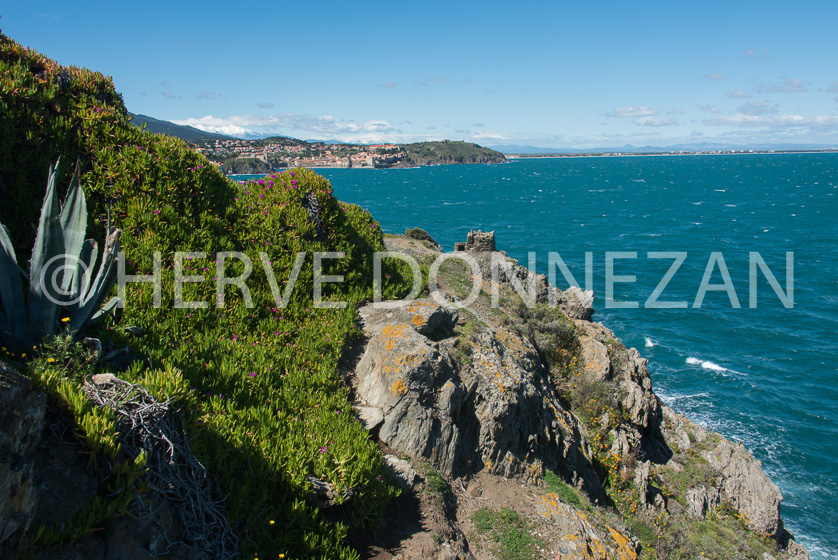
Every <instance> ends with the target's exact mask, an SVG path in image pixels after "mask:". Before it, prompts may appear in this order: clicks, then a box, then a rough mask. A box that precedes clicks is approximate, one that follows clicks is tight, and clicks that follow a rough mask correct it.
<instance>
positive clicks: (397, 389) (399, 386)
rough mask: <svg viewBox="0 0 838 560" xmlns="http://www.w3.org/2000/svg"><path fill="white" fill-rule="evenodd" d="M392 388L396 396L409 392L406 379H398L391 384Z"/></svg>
mask: <svg viewBox="0 0 838 560" xmlns="http://www.w3.org/2000/svg"><path fill="white" fill-rule="evenodd" d="M390 390H391V391H393V394H394V395H396V396H400V395H404V394H405V393H407V384H405V382H404V379H398V380H396V382H395V383H393V385H391V386H390Z"/></svg>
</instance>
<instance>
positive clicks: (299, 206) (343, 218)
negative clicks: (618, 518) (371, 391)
mask: <svg viewBox="0 0 838 560" xmlns="http://www.w3.org/2000/svg"><path fill="white" fill-rule="evenodd" d="M0 76H2V80H3V85H2V95H0V187H2V188H0V193H2V194H0V197H2V200H0V220H2V221H3V223H5V224H7V225H8V226H9V231H10V238H11V241H12V245H13V246H14V248H15V250H16V252H17V253H18V254H22V253H24V252H28V251H29V249H30V248H31V239H30V235H31V234H30V233H29V232H31V231H32V226H33V224H34V223H36V221H37V208H38V206H39V204H38V203H39V197H40V196H41V193H38V192H35V191H33V189H31V187H30V185H33V184H43V182H44V181H45V180H46V177H45V175H44V172H45V170H46V169H47V165H48V163H49V162H51V161H54V160H55V159H56V157H57V155H58V154H59V153H60V154H62V155H63V157H65V158H69V159H71V160H75V159H76V158H77V157H78V158H79V162H80V168H81V177H80V178H81V182H82V184H83V185H84V187H83V188H84V191H85V194H86V195H87V200H88V202H89V214H90V219H89V225H90V226H91V227H92V228H93V229H94V237H101V235H102V234H103V233H104V231H103V228H104V226H103V225H102V224H103V223H104V218H105V217H106V215H107V211H108V208H109V206H110V207H111V208H112V215H113V221H114V225H115V226H116V227H119V228H121V229H122V231H123V232H124V236H123V239H122V242H123V251H124V252H125V255H126V261H127V274H129V275H139V274H146V275H147V274H151V273H152V272H153V271H154V268H155V258H154V254H155V252H159V253H160V255H161V259H160V276H161V284H162V291H161V296H162V297H161V299H162V301H161V304H162V305H160V306H159V307H155V305H154V290H153V289H152V286H150V285H148V284H137V283H133V284H129V285H128V286H127V287H126V290H125V308H124V309H123V310H122V312H121V315H120V316H119V318H118V320H117V319H108V320H107V321H105V322H103V324H102V325H101V326H100V327H99V330H98V331H97V333H96V336H98V337H99V338H101V340H102V342H103V344H105V345H107V344H109V343H111V344H114V345H115V346H117V347H124V346H126V345H127V344H128V339H126V335H125V333H124V331H123V328H124V327H125V326H129V325H130V326H140V327H143V328H144V329H145V330H146V335H145V336H143V337H141V338H136V339H130V346H131V351H132V353H134V354H136V355H139V356H142V357H143V359H142V361H138V362H135V363H134V364H133V365H131V367H129V368H128V369H127V370H126V371H123V372H120V373H119V375H120V377H122V378H124V379H125V380H126V381H129V382H132V383H143V384H148V385H149V389H150V390H151V391H152V392H159V391H169V390H171V391H173V392H174V393H175V395H174V396H175V398H176V399H177V400H176V401H175V404H176V405H178V406H179V407H180V409H181V410H182V412H183V414H184V418H185V421H186V425H187V430H188V431H189V432H190V434H191V435H192V437H193V440H192V450H193V452H194V453H195V454H196V456H197V457H198V458H199V460H201V462H202V463H203V464H204V465H207V466H208V468H209V470H210V472H211V474H212V475H213V476H215V477H217V478H218V479H219V480H220V482H221V484H222V487H223V490H224V492H225V493H226V494H227V502H226V506H227V512H228V517H229V520H230V523H231V525H232V526H233V528H234V529H235V531H236V532H237V533H238V534H239V536H240V537H241V543H242V544H241V551H240V552H241V553H242V554H244V555H246V556H252V555H253V554H254V553H258V554H259V555H260V556H262V555H263V556H265V557H274V558H275V557H277V555H278V554H285V555H286V556H287V557H292V556H293V557H294V558H329V559H332V558H357V552H356V551H354V550H352V549H351V548H350V547H349V545H348V544H346V542H345V536H346V534H347V528H346V527H345V526H343V525H341V524H333V523H331V522H329V521H327V520H326V519H325V517H324V515H322V514H321V513H320V512H319V511H317V510H315V509H313V508H312V507H310V506H308V505H307V504H306V501H305V497H306V495H307V493H308V491H309V490H310V485H309V483H308V481H307V477H309V476H315V477H318V478H320V479H323V480H326V481H328V482H330V483H332V484H334V486H335V487H336V489H337V493H336V494H337V495H343V490H347V489H352V490H353V492H352V493H351V495H352V496H353V497H352V499H351V503H349V504H347V505H348V506H349V507H351V508H352V510H353V516H351V517H352V518H353V519H355V520H357V522H358V523H361V524H372V523H374V522H375V521H376V520H377V519H378V518H380V516H381V515H382V512H383V509H384V507H385V506H386V502H387V499H388V498H389V497H390V496H393V495H395V494H396V493H397V489H396V488H395V487H394V486H392V485H391V484H390V483H389V482H387V481H388V480H389V479H388V477H387V476H386V468H385V466H384V462H383V459H382V458H381V455H380V452H379V450H378V449H377V447H376V446H375V445H374V444H373V443H372V442H371V441H369V439H368V437H367V432H366V431H365V430H364V429H363V427H362V426H361V425H360V424H359V423H358V422H357V421H356V420H355V419H354V418H353V416H352V414H351V404H350V400H349V394H348V390H347V388H346V387H345V386H344V384H343V381H342V379H341V378H340V375H339V374H338V370H337V361H338V358H339V356H340V354H341V351H342V348H343V345H344V343H345V342H346V341H347V339H349V338H350V337H353V336H356V335H357V334H358V328H357V326H356V324H355V310H354V307H355V306H356V305H358V304H359V303H361V302H363V301H367V300H369V299H371V297H372V280H371V278H372V268H373V267H372V262H373V261H372V255H373V252H374V251H383V250H384V245H383V239H382V233H381V228H380V226H379V225H378V223H377V222H375V221H374V220H373V218H372V217H371V216H370V215H369V213H367V212H366V211H364V210H363V209H361V208H359V207H357V206H354V205H350V204H344V203H340V202H338V201H337V200H336V199H335V198H334V197H333V195H332V190H331V187H330V185H329V183H328V181H326V180H325V179H323V178H322V177H320V176H318V175H317V174H316V173H314V172H312V171H309V170H301V169H297V170H289V171H286V172H284V173H282V174H275V175H272V176H270V177H267V178H265V179H264V180H260V181H257V182H252V183H250V184H248V185H238V184H236V183H234V182H232V181H229V180H228V179H226V178H225V177H224V176H222V175H221V174H220V173H218V172H217V170H215V169H214V168H213V167H212V166H211V165H210V164H209V162H208V161H207V160H206V159H205V158H204V157H203V156H201V155H200V154H198V153H196V152H194V151H193V150H191V149H190V148H189V147H188V146H186V145H185V144H184V143H183V142H181V141H179V140H177V139H173V138H169V137H166V136H161V135H154V134H150V133H146V132H144V131H141V130H140V129H138V128H136V127H134V126H132V125H131V124H130V122H129V120H128V114H127V111H126V110H125V108H124V107H123V105H122V103H121V98H120V96H119V95H118V94H117V93H116V92H115V90H114V88H113V85H112V84H111V82H110V80H109V79H107V78H105V77H103V76H101V75H99V74H96V73H93V72H90V71H88V70H80V69H75V68H62V67H61V66H59V65H57V64H56V63H55V62H53V61H50V60H48V59H46V58H44V57H43V56H41V55H38V54H37V53H35V52H33V51H31V50H28V49H24V48H22V47H21V46H20V45H18V44H17V43H15V42H14V41H12V40H11V39H9V38H7V37H5V36H3V35H2V34H0ZM68 182H69V176H68V175H67V176H65V175H63V173H62V175H60V176H59V178H58V185H59V186H60V185H64V184H67V183H68ZM308 193H312V196H314V197H316V199H317V202H318V203H319V206H320V209H321V212H320V215H319V218H320V222H321V224H320V226H321V228H322V230H323V232H324V234H325V235H324V237H322V238H321V239H318V237H320V236H318V235H317V231H316V226H315V224H314V222H313V220H312V219H311V218H310V216H309V213H308V210H307V209H306V206H305V203H304V197H305V195H306V194H308ZM59 194H60V195H63V193H59ZM33 208H34V210H33ZM18 209H19V210H18ZM97 230H98V231H97ZM175 251H189V252H205V253H206V254H207V258H191V259H185V260H184V263H183V269H184V270H183V271H184V274H202V275H205V276H206V277H207V278H208V279H210V278H212V277H213V276H215V275H216V271H217V267H219V266H221V267H222V270H224V271H225V274H226V275H228V276H234V275H236V274H239V273H241V272H242V271H243V270H244V264H243V263H242V262H241V261H239V260H236V259H229V260H227V261H226V262H223V263H221V264H219V263H216V262H214V258H213V255H215V254H216V253H218V252H222V251H241V252H243V253H245V254H246V255H248V257H249V258H250V259H251V261H252V263H253V271H252V274H251V276H250V278H248V280H247V286H248V287H249V289H250V297H251V301H252V307H248V306H247V305H245V299H246V298H245V296H244V294H243V293H242V292H241V291H240V290H238V289H237V288H233V287H228V288H227V291H226V293H225V294H224V297H223V300H224V301H223V306H222V307H216V304H217V303H219V301H220V300H217V299H216V294H215V286H214V283H213V282H206V283H203V284H201V283H188V284H186V285H185V286H184V289H183V296H184V297H183V299H184V301H200V300H203V301H207V302H208V303H209V305H208V306H207V307H206V308H203V309H194V308H193V309H189V308H183V309H176V308H175V307H174V302H175V297H174V285H175V282H174V279H175V262H174V252H175ZM313 251H331V252H336V253H343V255H344V257H343V258H340V259H331V260H324V274H327V275H343V276H344V282H343V283H342V284H326V285H325V286H324V300H325V301H327V302H328V301H338V300H340V301H346V302H347V303H348V306H347V307H346V308H344V309H320V308H317V307H316V306H315V305H314V301H313V298H312V289H313V284H314V275H313V271H312V268H313V266H312V265H313V262H312V252H313ZM260 252H264V253H265V254H266V258H265V262H266V263H268V264H263V262H262V259H260V256H259V253H260ZM298 252H306V253H307V254H306V256H305V260H304V261H303V263H302V268H301V272H300V275H299V280H298V282H297V285H296V287H295V289H294V291H293V292H292V293H291V295H290V298H289V300H288V302H287V306H286V307H284V308H283V307H279V306H278V305H276V303H275V300H274V296H273V290H272V288H271V285H270V282H269V276H268V272H267V268H266V267H270V269H271V270H272V271H273V273H274V275H275V278H276V281H277V284H278V286H277V288H278V290H279V292H280V293H281V292H282V290H283V288H284V287H285V285H284V284H283V281H287V280H288V279H289V275H290V272H291V270H292V268H293V266H294V263H295V260H296V256H297V253H298ZM384 273H385V274H384V275H385V282H384V287H383V288H384V289H383V291H384V296H385V298H387V297H400V296H402V295H405V294H407V292H408V291H409V288H410V286H409V283H408V280H409V274H410V273H409V268H408V266H407V265H406V264H405V263H402V262H401V261H398V260H386V261H385V263H384ZM103 367H104V366H97V368H100V369H101V368H103ZM175 372H177V373H176V375H175ZM169 374H172V375H175V377H173V380H174V381H172V382H167V381H166V378H167V376H168V375H169ZM62 379H63V377H62ZM63 383H65V384H68V385H67V386H68V387H72V386H73V384H74V383H75V381H73V380H71V379H64V381H63ZM67 395H68V396H67V398H68V399H69V398H74V397H72V396H71V395H70V393H67ZM94 443H95V442H91V445H93V444H94ZM271 521H273V522H274V523H270V522H271Z"/></svg>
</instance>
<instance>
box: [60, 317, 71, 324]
mask: <svg viewBox="0 0 838 560" xmlns="http://www.w3.org/2000/svg"><path fill="white" fill-rule="evenodd" d="M69 321H70V318H69V317H64V318H63V319H61V322H62V323H68V322H69Z"/></svg>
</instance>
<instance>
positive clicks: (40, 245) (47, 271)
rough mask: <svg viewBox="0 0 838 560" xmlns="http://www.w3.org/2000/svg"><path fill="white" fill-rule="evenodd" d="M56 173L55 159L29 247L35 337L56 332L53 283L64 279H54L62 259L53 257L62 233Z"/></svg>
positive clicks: (60, 247)
mask: <svg viewBox="0 0 838 560" xmlns="http://www.w3.org/2000/svg"><path fill="white" fill-rule="evenodd" d="M59 161H60V159H59ZM57 177H58V162H56V164H55V166H54V167H53V166H50V169H49V180H48V181H47V192H46V195H45V196H44V205H43V206H42V207H41V218H40V220H39V222H38V233H37V235H36V237H35V246H34V247H32V259H31V260H30V261H29V296H28V300H27V304H28V305H27V306H28V316H29V333H28V335H29V337H30V338H32V339H36V340H40V339H41V338H42V337H44V336H47V335H51V334H54V333H55V324H56V317H57V315H58V305H57V304H56V301H57V299H56V298H57V296H58V294H57V293H55V292H56V290H55V287H60V286H61V284H62V283H63V278H62V282H54V280H57V279H58V278H57V277H56V273H57V271H58V269H59V267H60V266H61V265H60V264H59V262H58V261H59V260H61V259H55V258H53V257H55V256H56V255H63V254H64V236H63V234H62V233H61V220H60V218H59V208H58V194H57V193H56V191H55V180H56V178H57ZM62 264H63V263H62Z"/></svg>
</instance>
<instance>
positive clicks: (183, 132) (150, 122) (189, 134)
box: [131, 115, 230, 140]
mask: <svg viewBox="0 0 838 560" xmlns="http://www.w3.org/2000/svg"><path fill="white" fill-rule="evenodd" d="M131 124H133V125H134V126H138V127H140V128H143V127H145V130H147V131H148V132H153V133H154V134H168V135H169V136H174V137H175V138H180V139H181V140H229V139H230V136H224V135H223V134H215V133H214V132H205V131H203V130H200V129H198V128H195V127H194V126H183V125H179V124H175V123H171V122H169V121H161V120H160V119H155V118H152V117H148V116H146V115H131Z"/></svg>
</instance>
